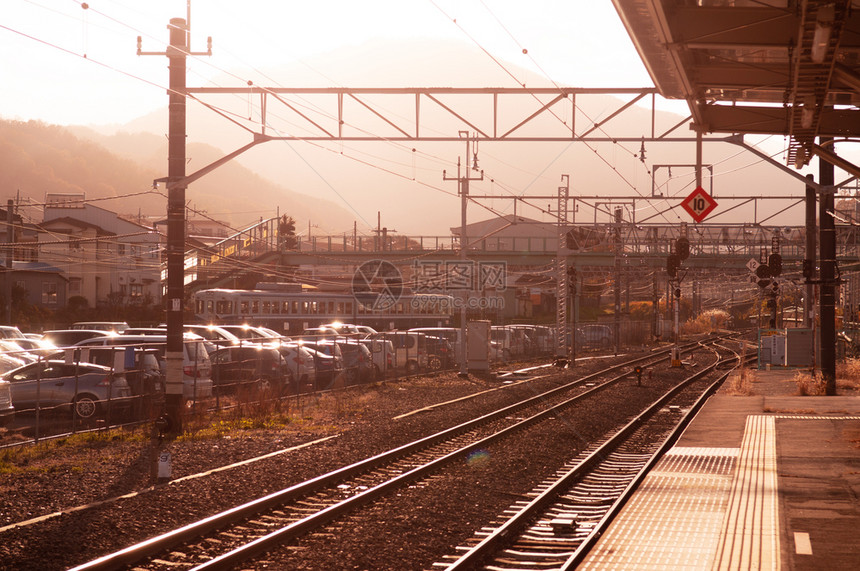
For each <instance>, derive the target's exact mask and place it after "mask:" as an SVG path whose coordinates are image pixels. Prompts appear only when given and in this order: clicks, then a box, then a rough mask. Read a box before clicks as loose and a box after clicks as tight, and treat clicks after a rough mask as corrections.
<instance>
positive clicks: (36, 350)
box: [15, 337, 59, 359]
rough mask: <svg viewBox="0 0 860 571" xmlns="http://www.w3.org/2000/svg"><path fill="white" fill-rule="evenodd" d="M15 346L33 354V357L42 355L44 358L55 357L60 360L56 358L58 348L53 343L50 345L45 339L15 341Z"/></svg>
mask: <svg viewBox="0 0 860 571" xmlns="http://www.w3.org/2000/svg"><path fill="white" fill-rule="evenodd" d="M15 345H17V346H19V347H21V348H22V349H24V350H25V351H27V352H29V353H32V354H33V355H40V356H42V357H43V358H50V357H54V358H57V359H59V357H55V355H56V354H57V353H58V352H59V350H58V349H57V347H56V346H55V345H54V344H53V343H49V342H48V341H45V340H43V339H31V338H29V337H27V338H24V339H15Z"/></svg>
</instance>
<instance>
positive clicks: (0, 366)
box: [0, 353, 27, 375]
mask: <svg viewBox="0 0 860 571" xmlns="http://www.w3.org/2000/svg"><path fill="white" fill-rule="evenodd" d="M26 364H27V361H25V360H24V359H19V358H18V357H14V356H12V355H7V354H5V353H0V375H2V374H3V373H5V372H6V371H11V370H12V369H17V368H18V367H23V366H24V365H26Z"/></svg>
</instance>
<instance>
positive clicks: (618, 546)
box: [579, 416, 780, 570]
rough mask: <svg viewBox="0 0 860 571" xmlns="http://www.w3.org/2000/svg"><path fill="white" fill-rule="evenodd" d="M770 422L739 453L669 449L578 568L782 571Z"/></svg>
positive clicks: (748, 433) (753, 428)
mask: <svg viewBox="0 0 860 571" xmlns="http://www.w3.org/2000/svg"><path fill="white" fill-rule="evenodd" d="M775 434H776V432H775V427H774V419H773V417H766V416H750V417H748V418H747V424H746V427H745V431H744V440H743V443H742V444H741V448H739V449H738V448H697V447H675V448H672V449H671V450H670V451H669V452H668V453H667V454H666V455H665V456H664V457H663V458H662V459H661V460H660V462H658V464H657V466H656V467H655V469H654V470H652V471H651V473H650V474H648V476H647V477H646V478H645V479H644V480H643V482H642V484H641V485H640V487H639V489H638V490H637V492H636V494H635V495H634V497H633V498H632V499H631V500H630V502H629V503H628V504H627V505H626V506H625V507H624V509H623V510H622V512H621V514H620V515H619V516H618V517H617V518H616V519H615V521H614V522H613V524H612V526H611V527H610V529H609V530H608V531H607V533H606V534H604V536H603V537H602V538H601V539H600V540H599V541H598V543H597V545H596V546H595V547H594V549H592V550H591V553H590V554H589V556H588V557H587V558H586V560H585V561H584V562H583V563H582V565H580V566H579V569H624V570H665V569H703V570H704V569H707V570H710V569H720V570H722V569H779V564H780V562H779V526H778V519H777V501H776V498H777V496H776V443H775Z"/></svg>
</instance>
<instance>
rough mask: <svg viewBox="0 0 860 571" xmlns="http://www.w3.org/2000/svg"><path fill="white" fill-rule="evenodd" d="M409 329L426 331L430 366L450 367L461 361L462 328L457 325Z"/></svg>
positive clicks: (432, 368) (437, 367)
mask: <svg viewBox="0 0 860 571" xmlns="http://www.w3.org/2000/svg"><path fill="white" fill-rule="evenodd" d="M409 331H416V332H419V333H424V334H425V335H427V336H428V339H427V354H428V367H429V368H430V369H431V370H439V369H449V368H451V367H454V366H455V365H457V364H458V363H459V362H460V351H461V350H462V349H461V347H462V345H461V343H460V329H459V328H456V327H415V328H412V329H410V330H409Z"/></svg>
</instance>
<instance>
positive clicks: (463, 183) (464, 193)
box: [442, 131, 484, 377]
mask: <svg viewBox="0 0 860 571" xmlns="http://www.w3.org/2000/svg"><path fill="white" fill-rule="evenodd" d="M459 133H460V138H461V139H465V141H466V164H467V165H468V161H469V155H470V154H471V155H472V157H473V163H472V170H475V171H476V170H478V147H477V142H475V150H474V151H473V150H472V138H471V136H470V135H469V132H468V131H460V132H459ZM461 166H462V165H461V164H460V158H459V157H457V177H456V178H454V177H449V176H448V175H447V173H446V171H444V170H443V171H442V180H456V181H457V186H458V192H459V194H460V261H461V262H463V265H464V266H465V265H466V262H467V261H468V260H467V250H468V248H469V239H468V236H466V206H467V205H468V204H469V182H470V181H473V180H484V171H481V176H479V177H471V176H470V175H469V168H468V166H467V167H466V168H465V169H464V170H465V173H463V172H462V171H461ZM468 299H469V291H468V289H467V288H464V289H463V290H462V300H461V301H462V302H463V303H462V305H461V306H460V376H461V377H465V376H467V375H468V374H469V369H468V365H467V362H468V360H467V359H466V347H467V343H466V305H467V301H468Z"/></svg>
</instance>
